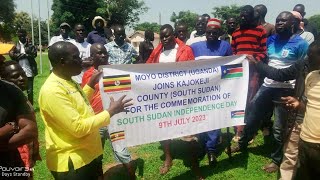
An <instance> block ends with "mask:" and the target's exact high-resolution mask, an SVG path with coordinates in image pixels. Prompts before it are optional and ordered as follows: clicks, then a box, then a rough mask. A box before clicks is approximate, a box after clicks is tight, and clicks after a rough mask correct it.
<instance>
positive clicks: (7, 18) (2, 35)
mask: <svg viewBox="0 0 320 180" xmlns="http://www.w3.org/2000/svg"><path fill="white" fill-rule="evenodd" d="M14 9H15V4H14V2H13V0H1V6H0V41H1V40H3V41H10V40H11V36H12V34H13V30H12V29H13V25H12V22H13V19H14Z"/></svg>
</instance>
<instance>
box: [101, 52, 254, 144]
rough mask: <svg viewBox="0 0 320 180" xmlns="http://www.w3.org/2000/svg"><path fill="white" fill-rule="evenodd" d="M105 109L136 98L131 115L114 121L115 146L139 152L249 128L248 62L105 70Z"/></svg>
mask: <svg viewBox="0 0 320 180" xmlns="http://www.w3.org/2000/svg"><path fill="white" fill-rule="evenodd" d="M100 68H103V78H102V79H101V80H100V91H101V98H102V101H103V106H104V108H105V109H107V108H108V106H109V103H110V99H109V97H110V96H113V97H114V98H115V99H118V98H119V97H121V96H122V95H124V94H125V95H127V97H126V98H133V103H134V105H133V106H132V107H129V108H128V109H127V110H128V112H123V113H120V114H117V115H114V116H113V117H112V118H111V123H110V125H109V133H110V138H111V141H112V142H113V145H114V146H123V147H125V146H127V147H129V146H135V145H140V144H146V143H151V142H157V141H161V140H166V139H172V138H178V137H182V136H186V135H193V134H197V133H201V132H206V131H210V130H214V129H220V128H225V127H230V126H236V125H243V124H244V123H243V122H244V121H243V119H244V110H245V108H246V99H247V91H248V80H249V65H248V61H247V60H246V59H245V56H229V57H222V58H214V59H213V58H212V59H205V60H197V61H189V62H180V63H159V64H137V65H110V66H103V67H100Z"/></svg>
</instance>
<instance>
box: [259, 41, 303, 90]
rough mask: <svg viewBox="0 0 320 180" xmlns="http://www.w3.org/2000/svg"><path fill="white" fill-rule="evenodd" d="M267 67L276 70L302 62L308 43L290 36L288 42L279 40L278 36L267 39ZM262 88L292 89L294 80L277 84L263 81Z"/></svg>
mask: <svg viewBox="0 0 320 180" xmlns="http://www.w3.org/2000/svg"><path fill="white" fill-rule="evenodd" d="M267 46H268V56H269V63H268V65H269V66H271V67H274V68H277V69H282V68H287V67H290V66H291V65H292V64H294V63H295V62H296V61H298V60H303V59H304V58H305V56H306V55H307V51H308V46H309V45H308V43H307V42H306V41H305V40H303V39H302V38H301V37H300V36H299V35H294V36H292V37H291V38H290V39H289V40H281V39H280V37H279V35H272V36H270V37H269V38H268V42H267ZM263 86H266V87H271V88H292V89H293V88H294V86H295V80H292V81H286V82H278V81H274V80H272V79H269V78H265V79H264V83H263Z"/></svg>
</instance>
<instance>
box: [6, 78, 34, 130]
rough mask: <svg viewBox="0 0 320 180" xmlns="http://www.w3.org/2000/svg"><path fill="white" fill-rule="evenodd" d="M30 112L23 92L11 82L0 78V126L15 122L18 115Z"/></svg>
mask: <svg viewBox="0 0 320 180" xmlns="http://www.w3.org/2000/svg"><path fill="white" fill-rule="evenodd" d="M23 114H32V112H31V110H30V107H29V105H28V104H27V99H26V97H25V96H24V94H23V92H22V91H21V90H20V89H19V88H18V87H17V86H15V85H13V84H12V83H9V82H6V81H2V80H0V127H3V126H4V125H5V124H6V123H7V122H16V120H17V119H16V118H17V116H19V115H23Z"/></svg>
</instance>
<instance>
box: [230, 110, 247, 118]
mask: <svg viewBox="0 0 320 180" xmlns="http://www.w3.org/2000/svg"><path fill="white" fill-rule="evenodd" d="M244 114H245V113H244V110H240V111H232V112H231V119H235V118H244Z"/></svg>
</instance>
